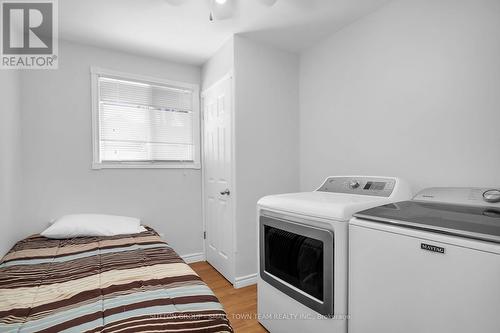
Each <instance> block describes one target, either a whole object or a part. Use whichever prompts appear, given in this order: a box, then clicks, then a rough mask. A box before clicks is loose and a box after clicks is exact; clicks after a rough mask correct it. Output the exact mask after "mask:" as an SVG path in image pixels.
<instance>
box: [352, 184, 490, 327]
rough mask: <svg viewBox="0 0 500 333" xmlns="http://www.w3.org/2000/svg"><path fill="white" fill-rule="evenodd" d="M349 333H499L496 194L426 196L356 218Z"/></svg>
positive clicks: (458, 191)
mask: <svg viewBox="0 0 500 333" xmlns="http://www.w3.org/2000/svg"><path fill="white" fill-rule="evenodd" d="M349 314H350V316H351V318H350V320H349V333H365V332H366V333H367V332H373V333H400V332H405V333H434V332H435V333H470V332H481V333H498V332H500V190H494V189H493V190H492V189H486V188H432V189H427V190H424V191H422V192H420V193H419V194H417V195H416V196H415V198H414V200H412V201H405V202H400V203H395V204H388V205H385V206H381V207H377V208H373V209H369V210H366V211H362V212H360V213H358V214H355V218H353V219H352V220H351V222H350V225H349Z"/></svg>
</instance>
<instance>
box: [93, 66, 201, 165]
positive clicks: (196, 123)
mask: <svg viewBox="0 0 500 333" xmlns="http://www.w3.org/2000/svg"><path fill="white" fill-rule="evenodd" d="M90 74H91V84H92V88H91V95H92V169H94V170H99V169H200V168H201V163H200V147H201V142H200V86H199V85H198V84H193V83H185V82H179V81H172V80H165V79H159V78H153V77H148V76H143V75H137V74H129V73H123V72H117V71H113V70H108V69H103V68H99V67H91V68H90ZM99 76H106V77H110V78H114V79H121V80H127V81H135V82H142V83H147V84H156V85H167V86H172V87H175V88H183V89H189V90H191V91H193V111H192V112H193V126H192V128H193V143H194V160H193V161H171V162H169V161H161V162H157V161H146V162H141V161H127V162H120V161H116V162H115V161H111V162H102V161H101V160H100V156H99V155H100V149H99V148H100V147H99V141H100V138H99V133H100V131H99Z"/></svg>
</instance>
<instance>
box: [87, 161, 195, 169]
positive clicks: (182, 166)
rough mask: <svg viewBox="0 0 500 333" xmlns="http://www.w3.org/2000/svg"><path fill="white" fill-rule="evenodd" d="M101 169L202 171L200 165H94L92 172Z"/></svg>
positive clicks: (174, 163) (177, 163)
mask: <svg viewBox="0 0 500 333" xmlns="http://www.w3.org/2000/svg"><path fill="white" fill-rule="evenodd" d="M101 169H195V170H199V169H201V165H200V163H180V162H172V163H99V162H94V163H92V170H101Z"/></svg>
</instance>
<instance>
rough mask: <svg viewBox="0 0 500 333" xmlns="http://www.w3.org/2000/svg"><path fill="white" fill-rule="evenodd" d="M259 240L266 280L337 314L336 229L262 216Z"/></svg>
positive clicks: (312, 305)
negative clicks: (335, 291) (334, 290)
mask: <svg viewBox="0 0 500 333" xmlns="http://www.w3.org/2000/svg"><path fill="white" fill-rule="evenodd" d="M304 222H306V221H304ZM259 239H260V244H259V245H260V276H261V277H262V279H263V280H264V281H266V282H268V283H269V284H271V285H272V286H274V287H275V288H277V289H279V290H281V291H282V292H283V293H285V294H286V295H288V296H290V297H292V298H294V299H295V300H297V301H298V302H300V303H302V304H304V305H306V306H308V307H309V308H311V309H313V310H315V311H317V312H319V313H321V314H323V315H331V314H333V310H334V304H333V232H331V231H330V230H326V229H319V228H315V227H312V226H308V225H306V224H303V223H299V222H297V221H291V220H289V219H287V218H286V217H283V218H278V217H274V216H266V215H262V216H260V238H259Z"/></svg>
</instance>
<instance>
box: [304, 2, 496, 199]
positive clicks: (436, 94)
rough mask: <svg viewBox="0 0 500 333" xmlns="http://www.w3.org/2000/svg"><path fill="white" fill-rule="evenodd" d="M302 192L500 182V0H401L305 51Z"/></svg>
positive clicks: (417, 188) (471, 184)
mask: <svg viewBox="0 0 500 333" xmlns="http://www.w3.org/2000/svg"><path fill="white" fill-rule="evenodd" d="M300 81H301V82H300V125H301V127H300V142H301V158H300V166H301V170H300V175H301V188H302V189H303V190H310V189H313V188H314V187H315V186H317V185H318V184H320V182H321V181H322V180H323V178H324V177H325V176H327V175H336V174H338V175H341V174H368V175H399V176H401V177H404V178H407V179H408V180H409V181H410V182H411V183H412V185H413V186H414V189H415V190H419V189H421V188H423V187H428V186H436V185H438V186H482V185H497V186H498V185H499V184H500V172H499V170H500V130H499V127H498V126H499V124H500V1H498V0H440V1H436V0H401V1H394V2H392V3H391V4H389V5H388V6H386V7H383V8H382V9H380V10H378V11H377V12H375V13H373V14H371V15H369V16H368V17H365V18H363V19H361V20H360V21H358V22H356V23H354V24H352V25H350V26H348V27H346V28H344V29H343V30H341V31H340V32H338V33H336V34H334V35H332V36H331V37H329V38H328V39H327V40H325V41H324V42H322V43H320V44H319V45H317V46H315V47H314V48H312V49H310V50H308V51H306V52H304V53H303V54H302V56H301V72H300Z"/></svg>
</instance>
